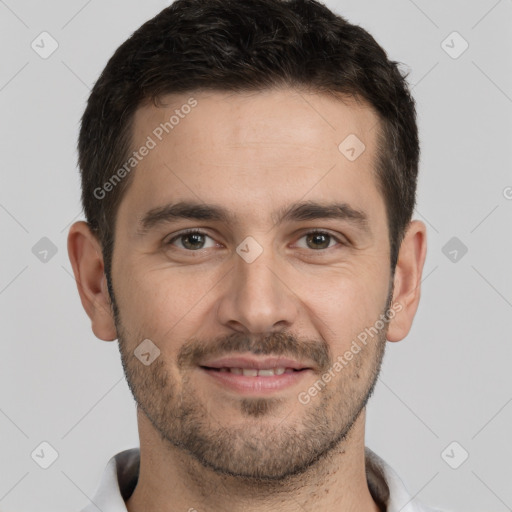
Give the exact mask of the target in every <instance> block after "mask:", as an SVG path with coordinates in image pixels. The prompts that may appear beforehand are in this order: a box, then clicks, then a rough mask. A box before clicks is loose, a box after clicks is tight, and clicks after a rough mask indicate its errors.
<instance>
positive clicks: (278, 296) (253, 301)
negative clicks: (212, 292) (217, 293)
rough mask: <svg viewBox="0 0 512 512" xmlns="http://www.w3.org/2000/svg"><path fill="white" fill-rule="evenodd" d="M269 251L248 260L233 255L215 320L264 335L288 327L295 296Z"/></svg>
mask: <svg viewBox="0 0 512 512" xmlns="http://www.w3.org/2000/svg"><path fill="white" fill-rule="evenodd" d="M286 277H287V276H286V274H285V273H284V272H283V271H282V268H280V267H279V265H278V264H277V262H276V261H275V258H274V257H273V255H272V251H271V250H270V249H269V250H264V251H263V253H262V254H261V255H260V256H259V257H258V258H257V259H256V260H254V261H252V262H251V263H248V262H247V261H245V260H244V259H243V258H241V257H239V256H238V255H237V256H236V259H235V264H234V268H233V270H232V271H231V272H228V274H227V275H226V276H225V278H224V279H225V286H224V288H223V290H222V295H221V298H220V300H219V305H218V309H217V315H218V320H219V322H221V323H222V324H223V325H225V326H227V327H230V328H231V329H234V330H236V331H238V332H244V333H251V334H252V333H258V334H266V333H269V332H274V331H277V330H279V331H281V330H283V329H289V328H290V327H291V326H292V325H293V324H294V323H295V322H296V320H297V315H298V309H299V308H298V298H297V296H296V295H295V294H294V292H293V290H292V289H291V283H288V282H287V279H286Z"/></svg>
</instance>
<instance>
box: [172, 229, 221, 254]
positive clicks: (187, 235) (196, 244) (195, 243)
mask: <svg viewBox="0 0 512 512" xmlns="http://www.w3.org/2000/svg"><path fill="white" fill-rule="evenodd" d="M207 238H210V240H212V242H213V239H212V238H211V237H210V236H208V235H207V234H206V233H203V232H202V231H197V230H190V231H186V232H184V233H181V234H179V235H176V236H175V237H173V238H172V239H171V240H169V241H168V242H167V243H166V245H175V242H178V243H179V245H178V248H180V249H185V250H187V251H198V250H201V249H207V248H208V247H214V246H215V242H213V243H211V244H210V245H209V246H208V247H206V246H205V244H206V239H207Z"/></svg>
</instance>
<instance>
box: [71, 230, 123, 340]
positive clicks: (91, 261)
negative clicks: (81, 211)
mask: <svg viewBox="0 0 512 512" xmlns="http://www.w3.org/2000/svg"><path fill="white" fill-rule="evenodd" d="M68 255H69V259H70V261H71V266H72V267H73V273H74V275H75V281H76V283H77V287H78V293H79V294H80V300H81V302H82V306H83V308H84V309H85V312H86V313H87V315H88V316H89V318H90V319H91V326H92V330H93V332H94V334H95V336H96V337H97V338H99V339H101V340H104V341H112V340H115V339H116V338H117V332H116V327H115V322H114V315H113V311H112V308H111V305H110V297H109V294H108V289H107V286H106V277H105V267H104V263H103V255H102V252H101V246H100V243H99V242H98V239H97V238H96V236H95V235H94V233H93V232H92V231H91V229H90V228H89V225H88V224H87V223H86V222H83V221H79V222H75V223H74V224H73V225H72V226H71V228H70V230H69V234H68Z"/></svg>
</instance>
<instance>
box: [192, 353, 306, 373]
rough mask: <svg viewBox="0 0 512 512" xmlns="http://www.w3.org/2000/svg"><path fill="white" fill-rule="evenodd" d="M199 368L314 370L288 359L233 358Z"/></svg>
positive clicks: (202, 364) (209, 362)
mask: <svg viewBox="0 0 512 512" xmlns="http://www.w3.org/2000/svg"><path fill="white" fill-rule="evenodd" d="M199 366H201V367H208V368H217V369H218V368H253V369H257V370H269V369H271V368H292V369H293V370H305V369H309V370H311V369H313V368H312V366H311V365H308V364H305V363H301V362H299V361H296V360H294V359H290V358H286V357H268V356H267V357H261V358H255V357H250V356H231V357H222V358H220V359H215V360H211V361H205V362H202V363H201V364H200V365H199Z"/></svg>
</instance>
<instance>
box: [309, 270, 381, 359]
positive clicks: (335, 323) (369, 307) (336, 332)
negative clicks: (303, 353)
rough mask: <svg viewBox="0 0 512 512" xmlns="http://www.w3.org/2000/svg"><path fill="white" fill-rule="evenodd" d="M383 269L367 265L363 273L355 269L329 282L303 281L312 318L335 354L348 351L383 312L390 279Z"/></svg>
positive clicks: (332, 277) (334, 277)
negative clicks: (312, 284)
mask: <svg viewBox="0 0 512 512" xmlns="http://www.w3.org/2000/svg"><path fill="white" fill-rule="evenodd" d="M379 272H380V273H379ZM382 272H383V270H382V269H381V270H380V271H377V269H373V270H372V268H371V267H370V266H367V267H365V269H364V270H362V269H361V271H360V272H357V271H355V269H352V270H351V271H350V272H344V273H343V274H338V275H336V276H334V275H333V276H331V277H330V279H329V280H327V281H324V280H315V281H314V286H308V283H307V282H306V281H303V285H302V286H303V288H302V292H301V293H302V297H304V298H305V299H304V302H305V304H306V305H307V309H308V310H309V314H310V319H311V321H312V322H313V323H314V324H315V328H316V329H317V331H318V332H319V333H321V335H322V337H323V338H324V339H326V340H327V341H328V342H329V343H330V345H331V347H332V349H333V354H338V353H340V352H344V351H345V350H346V348H347V347H348V346H349V345H350V344H351V342H352V340H353V339H354V338H355V337H357V335H358V334H359V333H361V332H362V331H364V329H365V328H367V327H369V326H372V325H374V323H375V321H376V320H377V319H378V318H379V316H380V314H381V313H383V310H384V307H385V305H386V300H387V296H388V287H389V282H388V280H387V278H386V276H387V274H385V273H382Z"/></svg>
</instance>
